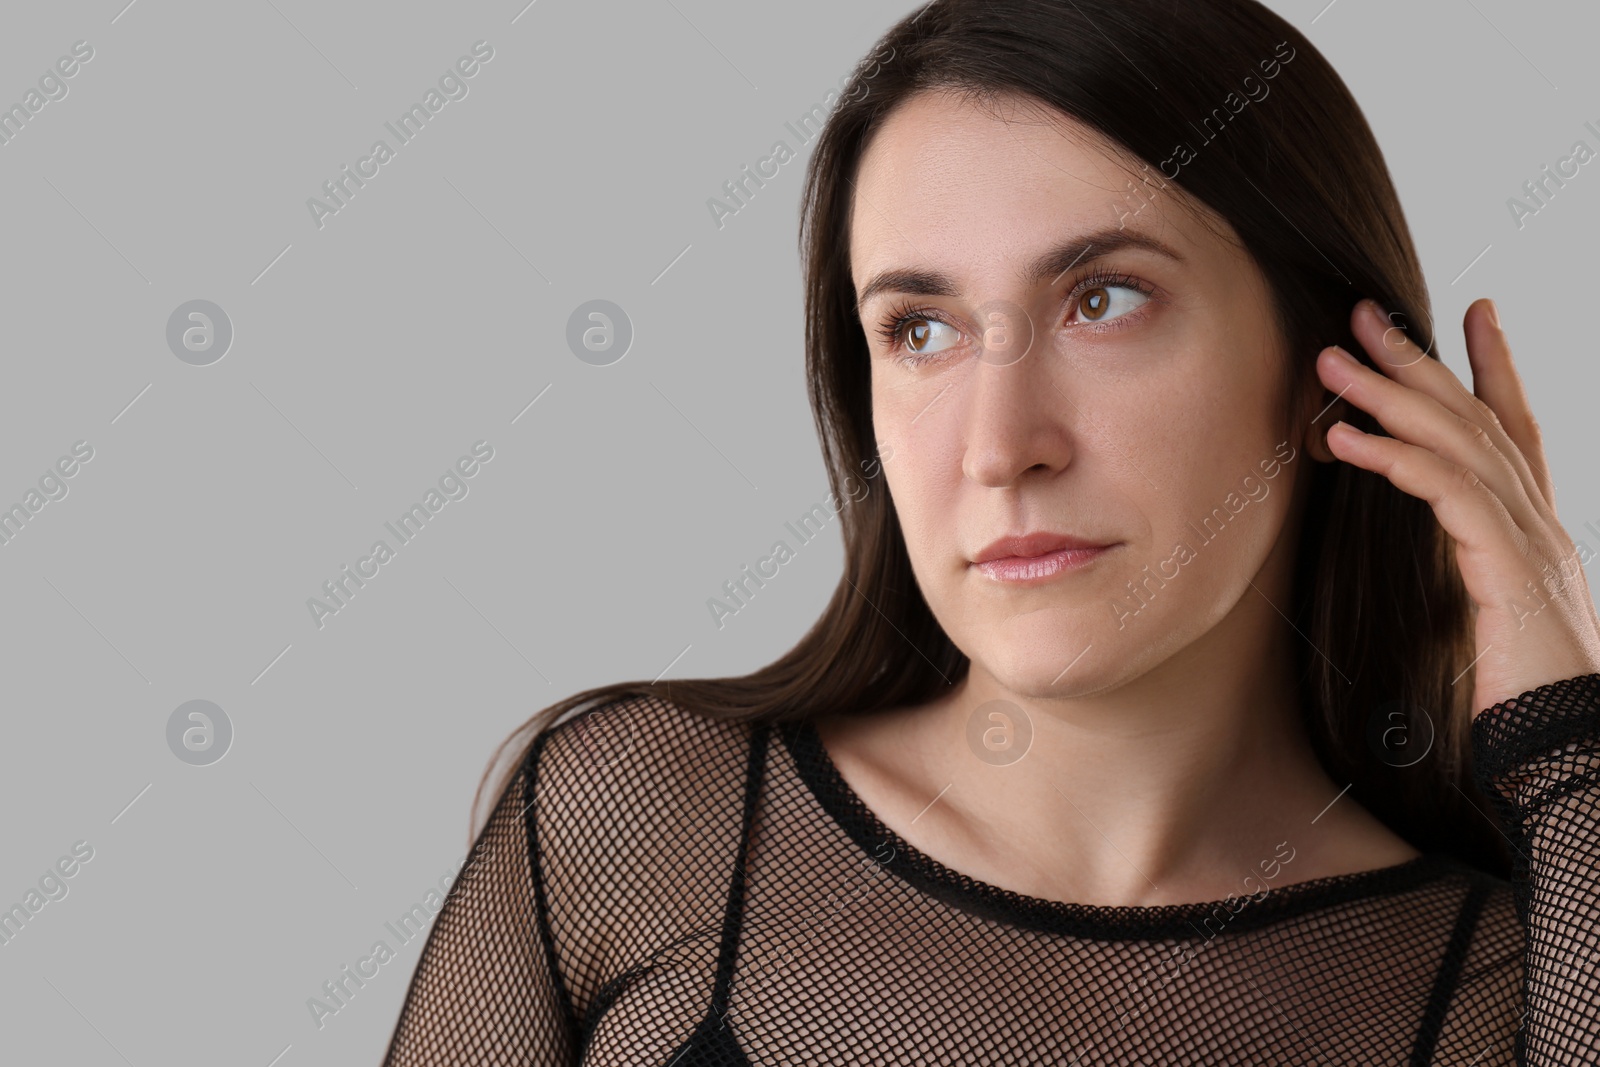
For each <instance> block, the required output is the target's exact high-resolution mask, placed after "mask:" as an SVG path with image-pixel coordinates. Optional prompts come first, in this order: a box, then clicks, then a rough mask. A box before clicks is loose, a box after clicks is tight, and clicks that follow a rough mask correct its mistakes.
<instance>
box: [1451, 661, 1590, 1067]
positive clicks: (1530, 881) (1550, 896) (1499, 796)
mask: <svg viewBox="0 0 1600 1067" xmlns="http://www.w3.org/2000/svg"><path fill="white" fill-rule="evenodd" d="M1472 748H1473V760H1474V762H1473V775H1474V778H1475V780H1476V781H1477V782H1478V785H1479V788H1481V789H1482V790H1483V791H1484V793H1485V794H1486V795H1487V796H1488V797H1489V799H1490V802H1491V803H1493V804H1494V806H1495V808H1496V810H1497V811H1498V813H1499V815H1500V818H1501V820H1502V821H1503V823H1504V824H1505V826H1506V827H1507V832H1508V835H1509V837H1510V840H1511V845H1512V849H1513V852H1512V863H1513V879H1512V890H1513V895H1514V897H1515V900H1516V904H1517V913H1518V916H1519V918H1521V920H1522V924H1523V926H1524V928H1525V929H1526V931H1527V949H1526V953H1525V956H1524V978H1523V1007H1524V1016H1523V1020H1522V1026H1521V1027H1520V1028H1519V1029H1518V1031H1517V1035H1516V1045H1515V1051H1516V1062H1517V1063H1519V1064H1527V1065H1538V1067H1554V1065H1557V1064H1561V1065H1566V1064H1587V1063H1593V1062H1594V1058H1595V1055H1596V1050H1597V1049H1600V674H1587V675H1579V676H1577V677H1573V678H1568V679H1565V680H1562V681H1558V682H1552V683H1550V684H1548V685H1542V686H1540V687H1538V688H1537V689H1532V690H1529V691H1527V692H1525V693H1523V694H1521V695H1520V696H1518V697H1515V698H1513V699H1511V700H1507V701H1503V702H1502V703H1499V704H1496V705H1495V706H1494V707H1492V708H1490V709H1489V710H1487V711H1484V712H1482V713H1480V714H1479V715H1478V716H1477V717H1476V718H1475V719H1474V720H1473V723H1472Z"/></svg>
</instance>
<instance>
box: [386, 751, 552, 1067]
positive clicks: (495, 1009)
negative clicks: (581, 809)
mask: <svg viewBox="0 0 1600 1067" xmlns="http://www.w3.org/2000/svg"><path fill="white" fill-rule="evenodd" d="M541 740H542V738H541ZM541 748H542V746H540V745H538V744H535V746H534V747H533V749H532V750H531V752H530V754H529V757H528V759H527V760H526V761H525V762H524V764H523V767H522V769H521V771H520V773H518V774H516V775H514V776H513V777H512V780H511V782H510V784H509V785H508V786H507V788H506V791H505V792H504V793H503V794H502V795H501V797H500V799H499V800H498V802H497V803H496V805H495V808H494V811H493V812H492V813H491V814H490V817H489V821H488V823H487V824H486V825H485V826H484V829H483V832H482V833H481V834H480V835H479V837H478V841H477V844H476V845H475V846H474V847H473V851H472V854H471V855H470V856H469V858H468V859H467V862H466V864H465V865H464V866H463V867H462V868H461V873H460V874H458V875H457V876H456V880H455V883H454V884H453V885H452V886H451V887H450V893H449V895H448V896H447V897H446V898H445V902H444V906H443V907H442V908H441V909H440V911H439V915H438V917H437V918H436V919H435V920H434V923H433V928H432V930H431V931H430V932H429V934H428V940H427V943H426V945H425V946H424V947H423V950H422V957H421V959H420V961H419V962H418V964H417V969H416V973H415V974H414V975H413V976H412V979H411V988H410V990H409V991H408V992H407V994H406V1000H405V1004H404V1006H403V1007H402V1008H401V1011H400V1017H399V1020H398V1022H397V1023H396V1026H395V1029H394V1033H393V1036H392V1037H391V1039H390V1043H389V1051H388V1054H387V1055H386V1056H385V1057H384V1060H383V1067H468V1065H472V1067H478V1065H481V1067H568V1065H573V1064H576V1063H577V1062H578V1060H577V1056H576V1052H575V1044H576V1042H575V1039H574V1033H575V1026H574V1021H573V1018H572V1013H571V1010H570V1008H569V1004H568V1000H567V995H566V992H565V990H564V988H563V985H562V980H561V977H560V975H559V973H558V971H557V969H556V968H555V967H554V966H553V965H552V960H553V958H554V947H553V942H552V941H551V939H550V933H549V925H548V922H547V914H546V909H545V901H544V899H543V895H542V887H540V886H539V883H538V880H537V879H538V873H539V872H538V867H537V865H536V864H535V862H534V857H535V855H536V853H535V851H534V849H533V848H532V847H531V846H532V845H533V844H535V843H536V837H535V836H534V835H535V834H536V832H537V815H538V812H537V810H535V809H534V808H533V807H532V806H531V805H530V803H529V801H530V800H531V799H532V795H533V794H532V790H531V788H530V782H533V781H536V780H537V779H536V778H534V777H533V773H534V772H535V771H536V769H537V761H538V756H539V752H540V750H541Z"/></svg>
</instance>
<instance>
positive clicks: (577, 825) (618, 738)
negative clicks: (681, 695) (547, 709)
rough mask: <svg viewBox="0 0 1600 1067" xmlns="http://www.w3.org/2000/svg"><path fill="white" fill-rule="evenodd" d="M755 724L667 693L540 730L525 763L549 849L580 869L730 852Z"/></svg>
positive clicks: (528, 794)
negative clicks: (698, 708) (703, 711)
mask: <svg viewBox="0 0 1600 1067" xmlns="http://www.w3.org/2000/svg"><path fill="white" fill-rule="evenodd" d="M754 731H755V727H754V724H753V723H752V722H750V721H748V720H741V719H725V718H715V717H712V716H709V715H705V714H701V713H699V712H697V711H696V710H694V709H693V708H690V707H687V706H685V705H684V704H682V703H679V702H677V701H673V700H671V699H669V698H667V697H666V696H665V695H662V696H654V695H652V696H630V697H625V698H621V699H616V700H611V701H607V702H603V703H600V704H597V705H595V706H593V707H591V708H588V709H587V710H583V711H580V712H579V713H577V714H575V715H573V716H572V717H570V718H567V719H565V720H560V721H557V722H556V723H555V724H553V725H551V726H549V727H547V728H546V729H545V730H544V731H542V732H541V733H540V734H539V735H538V736H537V737H536V738H535V739H534V741H533V743H532V744H531V745H530V746H529V748H528V752H527V755H526V757H525V759H524V762H523V768H522V773H523V776H524V795H525V802H526V803H528V804H529V805H530V807H531V808H532V809H533V810H534V812H535V815H534V820H535V826H536V827H537V833H538V837H539V844H540V847H541V848H542V849H544V850H545V851H547V852H548V853H550V854H551V856H552V857H553V860H554V861H555V862H560V861H562V860H564V861H565V862H568V863H570V864H572V865H573V866H575V867H583V866H587V865H589V864H591V863H597V862H603V863H605V864H606V865H607V866H608V867H613V865H615V867H614V868H613V869H621V868H630V867H631V868H638V867H641V866H643V867H652V866H655V865H656V864H658V863H671V864H672V865H674V866H676V865H678V864H679V863H681V862H683V861H684V860H689V861H691V862H693V861H696V860H707V861H709V860H712V859H713V858H714V857H717V856H720V855H722V854H723V853H725V852H726V853H727V854H728V855H730V856H731V855H732V851H731V849H732V847H733V845H734V843H735V837H734V835H735V834H736V832H737V829H738V826H739V824H740V822H741V817H742V813H743V808H744V802H745V797H746V793H747V790H748V788H749V786H750V785H751V780H750V777H751V776H750V773H749V771H750V765H751V760H750V754H751V744H752V742H753V740H754Z"/></svg>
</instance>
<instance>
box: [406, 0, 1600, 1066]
mask: <svg viewBox="0 0 1600 1067" xmlns="http://www.w3.org/2000/svg"><path fill="white" fill-rule="evenodd" d="M803 221H804V225H803V230H802V234H803V240H802V245H803V252H804V256H805V264H806V275H807V319H806V321H807V329H806V352H807V369H808V374H809V383H810V395H811V399H812V403H813V407H814V410H815V414H816V418H817V422H818V426H819V430H820V432H821V435H822V442H823V447H824V454H825V457H826V460H827V464H828V470H829V476H830V479H831V483H832V486H833V489H834V498H830V507H831V506H834V501H835V500H837V501H838V502H839V503H838V511H839V517H840V525H841V529H842V531H843V536H844V544H845V574H844V576H843V578H842V580H841V582H840V584H839V587H838V589H837V590H836V591H835V594H834V597H833V599H832V601H831V602H830V604H829V605H828V607H827V609H826V611H825V612H824V615H823V617H822V618H821V619H820V620H819V621H818V622H817V624H816V626H815V627H814V628H813V629H812V631H811V632H810V633H808V634H807V635H806V636H805V638H804V639H802V640H801V642H800V643H799V644H798V645H797V646H796V647H795V648H794V649H793V650H792V651H791V652H790V653H788V654H787V655H785V656H784V657H783V658H781V659H780V660H778V661H777V662H775V663H773V664H771V665H769V666H767V667H765V668H763V669H761V670H759V671H756V672H754V673H752V674H750V675H748V676H745V677H740V678H723V679H702V680H696V681H688V682H673V683H670V684H646V683H642V682H640V683H625V684H621V685H613V686H606V687H602V688H599V689H593V690H589V691H587V692H583V693H579V694H577V695H576V696H574V697H571V698H569V699H568V700H565V701H563V702H561V703H560V704H557V705H555V706H554V707H552V708H548V709H545V711H544V712H541V713H540V714H539V715H536V716H535V717H534V718H533V720H531V721H530V723H529V724H528V725H527V727H526V728H525V729H524V730H522V731H519V733H518V734H517V735H515V736H514V738H513V739H512V740H511V741H508V745H507V747H505V748H503V749H502V751H503V752H504V751H510V752H512V753H514V754H515V759H514V761H513V763H512V765H511V767H510V771H509V773H508V774H507V775H506V777H505V779H504V781H502V782H501V783H500V785H499V786H498V787H497V788H496V790H495V795H496V796H497V802H496V804H495V807H494V809H493V811H492V813H491V815H490V817H489V819H488V821H487V824H486V825H485V827H484V829H483V832H482V834H481V836H480V837H479V839H478V843H477V847H476V849H475V851H474V853H473V856H472V858H471V860H469V862H468V864H467V865H466V867H465V868H464V869H463V871H462V873H461V875H460V877H459V878H458V880H457V882H456V884H455V886H454V887H453V889H452V890H451V893H450V896H449V899H448V901H447V902H446V904H445V906H444V908H443V910H442V911H441V913H440V915H439V917H438V918H437V920H436V921H435V926H434V929H433V931H432V932H431V934H430V939H429V942H428V945H427V948H426V950H425V952H424V954H423V957H422V959H421V961H420V963H419V966H418V969H417V973H416V975H415V977H414V979H413V984H412V988H411V991H410V994H409V996H408V998H407V1001H406V1004H405V1007H404V1010H403V1012H402V1014H401V1017H400V1019H399V1022H398V1025H397V1027H396V1031H395V1034H394V1038H393V1041H392V1043H391V1047H390V1051H389V1057H388V1061H387V1062H388V1063H389V1064H391V1065H394V1067H410V1065H421V1064H430V1065H431V1064H462V1063H496V1064H508V1063H515V1064H534V1065H554V1064H576V1063H580V1062H581V1063H584V1064H602V1063H603V1064H622V1063H627V1064H639V1063H654V1064H669V1063H671V1064H677V1065H690V1064H744V1063H752V1064H754V1063H767V1064H779V1063H782V1064H790V1063H875V1064H913V1063H915V1064H922V1063H930V1062H938V1063H1022V1062H1026V1063H1063V1064H1070V1063H1116V1064H1125V1063H1145V1064H1156V1063H1159V1064H1180V1063H1181V1064H1190V1063H1194V1064H1200V1063H1206V1064H1212V1063H1229V1064H1235V1063H1249V1064H1286V1063H1362V1064H1373V1063H1402V1062H1407V1063H1438V1064H1444V1063H1452V1064H1455V1063H1459V1064H1469V1063H1470V1064H1477V1065H1484V1067H1486V1065H1488V1064H1507V1063H1519V1064H1520V1063H1538V1064H1558V1063H1560V1064H1566V1063H1578V1062H1589V1059H1588V1058H1587V1057H1588V1056H1590V1055H1591V1054H1592V1050H1593V1049H1594V1048H1596V1047H1600V973H1597V968H1600V963H1597V956H1596V951H1597V949H1600V945H1597V944H1596V942H1597V940H1600V939H1597V936H1596V933H1595V927H1596V921H1597V920H1600V873H1597V870H1596V868H1597V863H1600V861H1597V859H1596V857H1597V856H1600V811H1597V789H1600V785H1597V784H1596V781H1595V778H1596V777H1597V772H1596V770H1595V768H1597V767H1600V673H1597V672H1600V620H1597V619H1596V616H1595V612H1594V608H1593V605H1592V600H1591V597H1590V594H1589V592H1588V589H1587V587H1586V585H1585V583H1584V580H1583V574H1582V570H1581V568H1580V567H1579V566H1577V563H1578V562H1579V560H1577V558H1576V557H1577V555H1578V554H1579V553H1580V551H1581V550H1580V549H1579V548H1578V547H1577V546H1576V545H1575V543H1574V541H1573V540H1572V538H1571V537H1569V536H1568V535H1567V534H1566V533H1565V532H1564V530H1563V529H1562V527H1561V526H1560V524H1559V523H1558V521H1557V519H1556V515H1555V509H1554V504H1553V495H1552V488H1551V480H1550V474H1549V469H1548V464H1547V462H1546V459H1545V457H1544V454H1543V450H1542V447H1541V445H1540V439H1539V433H1538V430H1537V428H1536V426H1535V423H1534V421H1533V417H1532V415H1531V413H1530V412H1529V409H1528V405H1527V401H1526V398H1525V396H1524V394H1523V391H1522V387H1521V384H1520V380H1519V378H1518V376H1517V373H1516V371H1515V370H1514V369H1513V366H1512V362H1511V356H1510V351H1509V348H1508V344H1507V340H1506V335H1505V333H1504V332H1503V331H1502V329H1501V327H1500V323H1499V318H1498V315H1497V313H1496V311H1495V309H1494V306H1493V304H1492V303H1491V302H1490V301H1487V300H1480V301H1478V302H1476V303H1474V304H1473V305H1472V306H1471V307H1470V308H1469V309H1468V311H1467V314H1466V319H1465V324H1464V327H1465V334H1466V344H1467V350H1468V355H1469V359H1470V363H1471V367H1472V378H1473V381H1472V386H1471V389H1470V390H1469V388H1468V387H1467V386H1465V385H1463V384H1462V383H1461V382H1460V381H1458V380H1457V378H1456V377H1455V376H1454V375H1453V374H1452V373H1451V372H1450V371H1449V370H1448V369H1447V368H1446V367H1445V366H1444V365H1443V364H1442V363H1441V362H1440V361H1439V360H1438V357H1437V351H1436V350H1435V346H1434V332H1433V329H1432V326H1431V322H1430V319H1429V315H1428V299H1427V294H1426V291H1425V288H1424V284H1423V279H1422V274H1421V271H1420V269H1419V266H1418V263H1417V257H1416V254H1415V251H1414V249H1413V247H1412V244H1411V241H1410V239H1409V236H1408V234H1407V229H1406V225H1405V222H1404V219H1403V216H1402V213H1401V210H1400V207H1399V204H1398V201H1397V198H1396V195H1395V192H1394V189H1393V187H1392V185H1391V183H1390V180H1389V177H1388V173H1387V171H1386V169H1385V166H1384V163H1383V160H1382V157H1381V155H1380V153H1379V150H1378V148H1377V146H1376V144H1375V142H1374V140H1373V137H1372V134H1371V132H1370V130H1369V129H1368V127H1367V125H1366V123H1365V121H1364V119H1363V117H1362V115H1361V112H1360V110H1359V108H1358V107H1357V105H1356V104H1355V102H1354V101H1353V100H1352V98H1351V97H1350V95H1349V93H1348V91H1347V89H1346V88H1345V86H1344V84H1343V83H1342V82H1341V81H1340V80H1339V78H1338V76H1337V75H1336V74H1335V73H1334V72H1333V71H1332V69H1331V68H1330V67H1329V66H1328V65H1327V63H1326V62H1325V61H1324V59H1323V58H1322V57H1321V56H1320V55H1319V54H1318V53H1317V52H1316V50H1315V49H1314V48H1313V47H1312V46H1311V45H1310V44H1309V43H1308V42H1307V41H1306V40H1305V38H1304V37H1303V36H1301V35H1300V34H1299V33H1297V32H1296V31H1295V30H1294V29H1293V28H1292V27H1290V26H1289V25H1287V24H1286V23H1284V22H1283V21H1282V20H1281V19H1279V18H1277V17H1276V16H1274V15H1273V14H1272V13H1271V12H1269V11H1267V10H1266V9H1265V8H1263V7H1261V6H1260V5H1259V4H1257V3H1254V2H1252V0H1205V2H1203V3H1201V2H1194V0H1116V2H1110V0H1061V2H1059V3H1058V2H1055V0H935V2H934V3H931V4H929V5H928V6H926V7H924V8H922V9H921V10H919V11H918V12H917V13H916V14H914V15H913V16H910V17H908V18H906V19H905V20H903V21H902V22H901V23H900V24H898V25H897V26H895V27H894V28H893V29H892V30H891V31H890V32H889V33H888V34H887V35H886V37H885V38H884V40H883V41H882V42H881V46H880V47H879V48H878V49H877V50H876V51H875V52H874V60H873V62H872V64H871V66H870V67H868V66H863V67H862V68H860V69H858V70H857V72H856V74H855V76H854V78H853V79H852V81H851V83H850V85H849V86H848V87H847V89H846V91H845V93H844V95H843V98H842V100H841V102H840V104H839V106H838V107H837V109H836V110H835V111H834V112H833V114H832V115H831V116H830V120H829V123H828V126H827V128H826V130H825V131H824V133H823V134H822V135H821V137H820V138H819V140H818V142H817V145H816V149H815V152H814V154H813V156H812V158H811V160H810V163H809V171H808V179H807V189H806V199H805V213H804V220H803ZM858 476H864V479H865V481H864V482H863V481H860V480H858ZM846 497H848V499H846ZM779 547H780V546H775V555H781V553H780V552H779V551H778V550H779ZM758 570H759V568H758ZM768 573H769V574H770V573H771V572H770V571H769V572H768ZM747 581H750V582H755V583H759V582H760V575H759V574H751V575H749V576H748V577H747ZM753 588H754V587H753V586H747V587H746V591H753ZM568 713H571V714H568Z"/></svg>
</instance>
